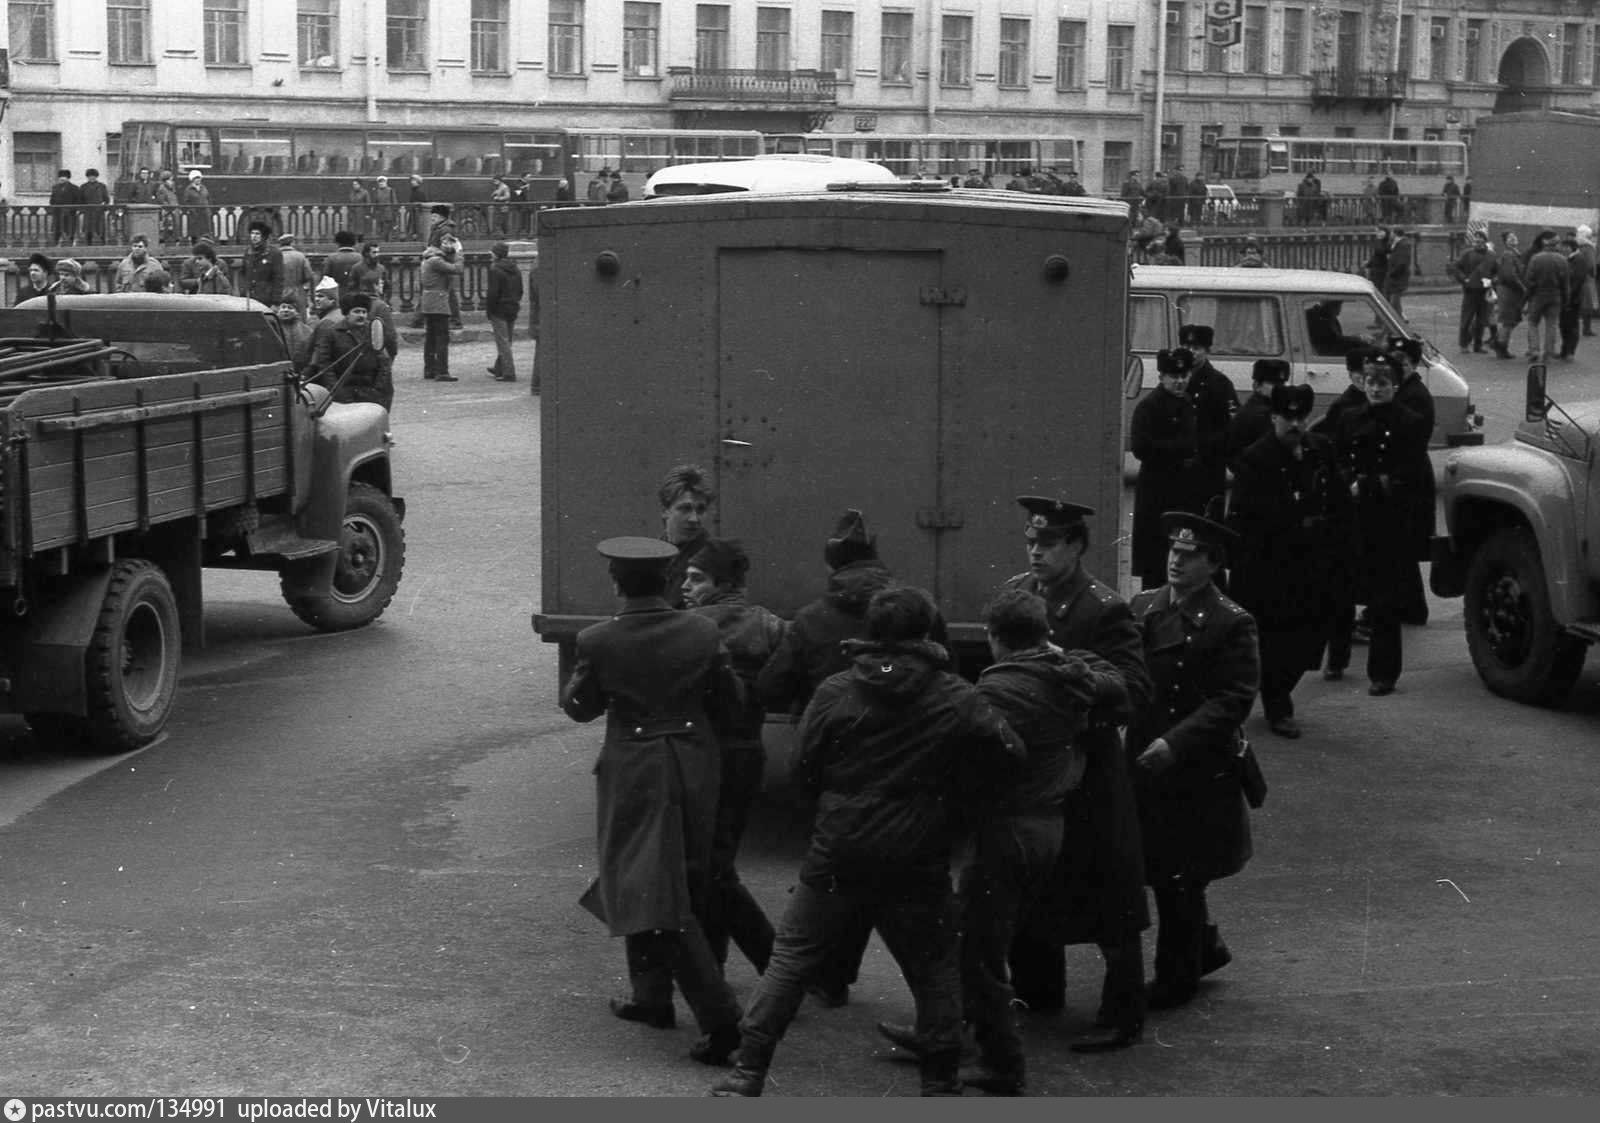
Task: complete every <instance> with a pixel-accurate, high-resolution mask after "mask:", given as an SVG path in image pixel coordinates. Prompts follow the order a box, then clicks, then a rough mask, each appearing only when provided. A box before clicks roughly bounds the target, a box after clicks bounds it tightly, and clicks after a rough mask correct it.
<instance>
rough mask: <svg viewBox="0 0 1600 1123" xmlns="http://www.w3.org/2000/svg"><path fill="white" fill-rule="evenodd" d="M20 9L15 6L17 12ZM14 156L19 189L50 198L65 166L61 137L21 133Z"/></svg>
mask: <svg viewBox="0 0 1600 1123" xmlns="http://www.w3.org/2000/svg"><path fill="white" fill-rule="evenodd" d="M16 7H17V6H16V5H15V4H13V5H12V6H11V8H12V11H13V12H15V11H16ZM13 18H15V17H13ZM11 42H12V43H13V44H15V43H16V42H17V40H16V39H14V38H13V39H12V40H11ZM12 154H13V159H12V166H13V167H15V169H16V176H17V190H18V191H20V192H22V193H24V194H29V195H34V194H37V195H48V194H49V193H50V188H51V187H52V186H53V185H54V184H55V181H56V169H57V168H59V167H60V166H61V134H60V133H17V134H15V135H14V136H13V137H12Z"/></svg>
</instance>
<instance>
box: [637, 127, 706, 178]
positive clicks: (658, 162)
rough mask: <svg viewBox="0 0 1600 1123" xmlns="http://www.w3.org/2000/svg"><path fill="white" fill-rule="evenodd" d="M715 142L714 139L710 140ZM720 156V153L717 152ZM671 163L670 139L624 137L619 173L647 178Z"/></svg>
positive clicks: (639, 136) (638, 136) (664, 137)
mask: <svg viewBox="0 0 1600 1123" xmlns="http://www.w3.org/2000/svg"><path fill="white" fill-rule="evenodd" d="M712 139H713V140H715V139H716V138H712ZM718 155H719V156H720V155H721V153H720V152H719V153H718ZM670 163H672V138H671V137H668V136H641V135H637V134H635V135H624V136H623V138H622V167H621V168H620V170H621V171H625V172H632V173H636V174H638V175H643V176H648V175H650V174H651V173H652V172H657V171H660V170H661V169H662V168H664V167H666V166H667V165H668V164H670Z"/></svg>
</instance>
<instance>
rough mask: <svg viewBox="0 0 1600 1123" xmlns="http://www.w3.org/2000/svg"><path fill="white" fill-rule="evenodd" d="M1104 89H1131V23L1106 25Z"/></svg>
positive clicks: (1127, 90) (1112, 90) (1115, 90)
mask: <svg viewBox="0 0 1600 1123" xmlns="http://www.w3.org/2000/svg"><path fill="white" fill-rule="evenodd" d="M1106 89H1108V90H1110V91H1111V92H1112V93H1119V94H1125V93H1128V92H1129V91H1131V90H1132V89H1133V25H1132V24H1122V23H1113V24H1109V25H1108V26H1107V27H1106Z"/></svg>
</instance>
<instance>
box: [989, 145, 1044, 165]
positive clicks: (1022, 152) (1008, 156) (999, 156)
mask: <svg viewBox="0 0 1600 1123" xmlns="http://www.w3.org/2000/svg"><path fill="white" fill-rule="evenodd" d="M994 147H995V163H996V165H997V166H996V168H995V171H997V172H1015V171H1017V170H1018V169H1019V168H1022V167H1033V166H1034V165H1036V164H1037V163H1038V162H1039V159H1038V155H1039V154H1038V151H1037V150H1036V148H1035V146H1034V143H1033V141H1031V140H1002V141H999V142H998V143H996V144H995V146H994Z"/></svg>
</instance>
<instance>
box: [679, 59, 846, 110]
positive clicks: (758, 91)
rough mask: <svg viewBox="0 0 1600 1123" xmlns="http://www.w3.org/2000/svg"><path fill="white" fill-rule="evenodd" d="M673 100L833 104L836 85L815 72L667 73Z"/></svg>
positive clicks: (681, 70) (684, 69)
mask: <svg viewBox="0 0 1600 1123" xmlns="http://www.w3.org/2000/svg"><path fill="white" fill-rule="evenodd" d="M667 77H668V78H669V79H670V85H669V88H668V92H667V97H668V98H669V99H670V100H672V101H729V102H744V103H748V104H753V105H834V104H837V102H838V100H839V98H838V83H837V81H836V80H835V78H834V76H833V74H832V73H831V72H829V73H822V72H819V71H816V70H695V69H693V68H691V67H673V68H671V69H670V70H668V72H667Z"/></svg>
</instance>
